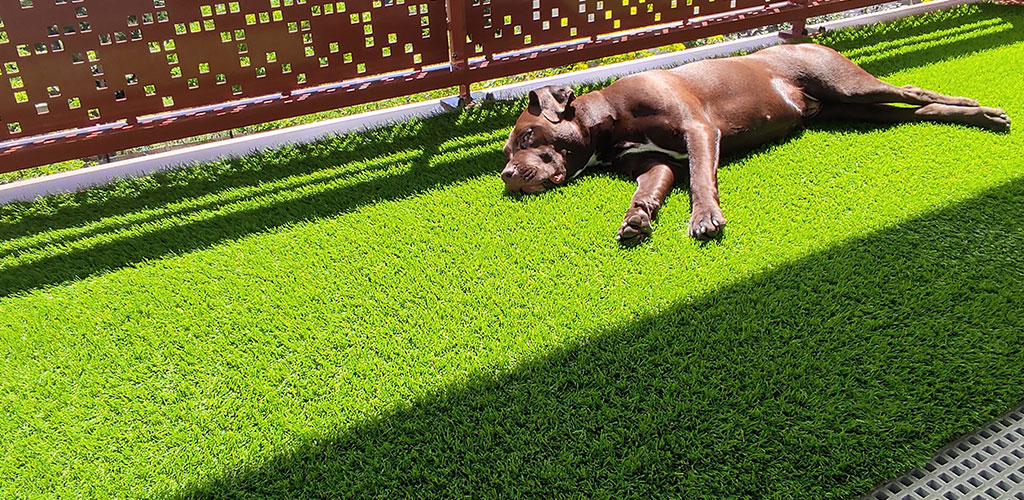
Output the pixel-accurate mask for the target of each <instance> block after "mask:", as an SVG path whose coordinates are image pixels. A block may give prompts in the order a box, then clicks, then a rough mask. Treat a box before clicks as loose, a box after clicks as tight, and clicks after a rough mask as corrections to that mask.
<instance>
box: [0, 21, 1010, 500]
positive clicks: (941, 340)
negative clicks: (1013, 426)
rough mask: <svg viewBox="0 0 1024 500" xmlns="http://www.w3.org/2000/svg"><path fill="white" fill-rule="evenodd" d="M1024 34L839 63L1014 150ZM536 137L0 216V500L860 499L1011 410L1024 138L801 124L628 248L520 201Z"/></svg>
mask: <svg viewBox="0 0 1024 500" xmlns="http://www.w3.org/2000/svg"><path fill="white" fill-rule="evenodd" d="M1020 26H1024V9H1022V8H1020V7H1009V6H995V5H976V6H970V7H962V8H958V9H955V10H953V11H948V12H944V13H938V14H935V15H928V16H921V17H918V18H914V19H908V20H902V21H897V22H896V23H893V24H890V25H883V26H877V27H870V28H865V29H858V30H854V31H850V32H837V33H833V34H829V35H827V36H825V37H824V38H823V39H821V41H823V42H825V43H828V44H830V45H833V46H835V47H837V48H839V49H841V50H844V51H847V52H850V53H851V54H853V55H855V57H857V58H858V59H860V61H861V62H862V63H864V65H865V67H867V68H868V69H870V70H872V71H874V72H876V73H877V74H879V75H880V76H883V77H884V78H885V79H886V80H887V81H890V82H892V83H895V84H900V85H902V84H911V83H912V84H915V85H920V86H923V87H926V88H932V89H934V90H938V91H940V92H945V93H950V94H957V95H968V96H971V97H975V98H978V99H979V100H980V101H982V102H983V103H984V104H987V105H995V106H1001V107H1004V108H1005V109H1006V110H1007V111H1008V112H1009V114H1010V115H1011V116H1012V117H1014V118H1018V117H1024V104H1022V101H1024V68H1021V67H1020V65H1019V64H1011V63H1010V62H1013V61H1020V60H1024V32H1022V30H1021V29H1020ZM939 30H942V31H939ZM936 31H939V32H940V33H943V35H942V36H938V37H929V36H927V34H928V33H932V32H936ZM872 46H874V47H877V50H872V49H870V47H872ZM855 51H859V52H855ZM858 54H859V55H858ZM521 106H522V103H496V104H491V105H484V106H481V107H479V108H475V109H470V110H466V111H464V112H461V113H459V114H453V115H447V116H442V117H438V118H435V119H431V120H428V121H424V122H414V123H410V124H403V125H399V126H396V127H393V128H390V129H386V130H381V131H375V132H369V133H365V134H360V135H353V136H347V137H340V138H333V139H328V140H325V141H323V142H321V143H318V144H315V145H310V146H304V147H295V148H288V149H285V150H282V151H279V152H274V153H268V154H264V155H258V156H253V157H248V158H244V159H240V160H233V161H227V162H223V163H218V164H209V165H201V166H197V167H195V168H193V169H190V170H182V171H177V172H171V173H167V174H163V175H159V176H154V177H149V178H145V179H136V180H131V181H125V182H121V183H118V184H116V185H114V186H111V187H109V188H104V189H98V190H91V191H88V192H85V193H79V194H75V195H66V196H57V197H51V198H48V199H44V200H40V201H38V202H36V203H32V204H21V205H12V206H5V207H0V359H3V363H2V364H0V408H3V413H2V414H0V415H2V416H0V435H2V436H3V437H4V439H3V440H2V443H0V497H4V498H7V497H12V498H19V497H40V496H41V497H59V498H63V497H73V496H82V497H88V498H93V497H95V498H105V497H177V498H188V497H256V498H262V497H285V498H295V497H388V498H392V497H401V496H410V497H423V496H446V497H470V496H472V497H481V496H483V497H497V496H504V497H522V496H536V497H545V498H548V497H589V498H594V497H597V498H612V497H614V498H620V497H649V496H659V497H680V498H849V497H852V496H854V495H857V494H862V493H866V492H867V491H868V490H869V489H870V488H871V487H872V486H874V485H875V484H877V483H879V482H881V481H883V480H884V479H886V478H888V477H891V476H894V475H897V474H900V473H902V472H903V471H904V470H905V469H907V468H908V467H910V466H912V465H914V464H915V463H919V462H921V461H923V460H924V459H925V458H926V457H927V456H929V455H930V453H931V452H932V451H934V450H935V449H936V448H938V447H939V446H941V445H942V444H944V443H946V442H948V441H949V440H950V439H952V438H954V437H956V436H957V435H960V434H962V433H964V432H967V431H970V430H972V429H973V428H975V427H976V426H979V425H980V424H982V423H984V422H985V421H986V420H987V419H989V418H991V417H993V416H995V415H997V414H999V413H1000V412H1002V411H1003V410H1005V409H1007V408H1009V407H1010V406H1011V405H1013V404H1016V403H1017V402H1019V401H1021V400H1022V399H1024V389H1022V387H1024V383H1022V382H1024V334H1022V330H1024V316H1022V314H1021V312H1020V311H1024V270H1022V268H1021V266H1020V262H1021V261H1022V260H1024V160H1022V159H1021V157H1020V151H1022V150H1024V136H1022V134H1021V133H1020V132H1019V131H1018V130H1014V131H1013V132H1011V133H1010V134H1006V135H996V134H991V133H987V132H984V131H980V130H974V129H969V128H965V127H959V126H948V125H933V124H914V125H899V126H893V127H874V126H867V125H850V124H818V125H814V126H812V127H811V128H809V129H808V130H806V131H804V132H802V133H800V134H799V135H798V136H796V137H794V138H792V139H790V140H788V141H784V142H782V143H780V144H775V145H772V146H769V147H765V148H762V149H760V150H758V151H755V152H752V153H751V154H748V155H744V156H742V157H738V158H733V159H731V161H729V162H728V164H727V165H726V166H725V167H724V168H723V170H722V171H721V172H720V175H719V182H720V185H721V188H722V197H723V208H724V210H725V212H726V216H727V217H728V218H729V221H730V225H729V228H728V229H727V234H726V236H725V238H724V239H723V240H722V241H721V242H719V243H715V244H709V245H703V246H702V245H699V244H697V243H696V242H693V241H691V240H689V239H688V238H687V237H686V235H685V225H686V220H687V219H688V216H689V206H688V205H689V203H688V202H689V199H688V195H687V193H686V191H685V190H677V191H676V192H675V193H674V194H673V195H672V196H671V197H670V198H669V200H668V203H667V204H666V206H665V208H664V209H663V210H662V211H661V213H660V215H659V219H658V220H657V221H656V231H655V234H654V238H653V240H652V241H650V242H649V243H647V244H644V245H642V246H640V247H639V248H636V249H632V250H624V249H621V248H619V247H618V245H617V244H616V243H615V241H614V234H615V230H616V229H617V228H618V225H619V223H620V222H621V218H622V215H623V213H624V211H625V208H626V206H627V205H628V200H629V197H630V195H631V194H632V190H633V186H632V185H631V183H630V182H629V181H628V180H627V179H622V178H618V177H615V176H611V175H587V176H583V177H581V178H580V179H578V180H577V181H575V182H573V183H571V184H570V185H568V186H566V187H564V188H561V189H558V190H556V191H553V192H550V193H545V194H542V195H539V196H534V197H527V198H518V197H508V196H505V195H504V194H503V193H502V184H501V180H500V179H499V178H498V176H497V172H498V171H499V170H500V167H501V165H502V164H503V163H504V157H503V155H502V153H501V145H502V143H503V142H504V139H505V137H506V135H507V132H508V127H509V126H510V125H511V123H512V122H513V121H514V119H515V116H516V115H518V112H519V110H520V109H521Z"/></svg>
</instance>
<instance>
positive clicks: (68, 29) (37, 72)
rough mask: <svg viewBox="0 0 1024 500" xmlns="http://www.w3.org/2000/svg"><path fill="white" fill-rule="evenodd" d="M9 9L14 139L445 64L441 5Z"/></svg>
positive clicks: (200, 3)
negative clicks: (15, 137)
mask: <svg viewBox="0 0 1024 500" xmlns="http://www.w3.org/2000/svg"><path fill="white" fill-rule="evenodd" d="M3 2H4V8H3V10H2V11H0V15H2V26H3V27H2V28H0V30H2V31H0V33H3V34H0V64H2V66H0V68H2V75H3V80H2V82H3V84H4V87H7V88H6V89H4V90H3V91H0V97H3V96H2V94H7V95H6V97H4V98H2V99H0V121H2V122H3V123H2V126H3V128H4V129H6V131H7V132H8V133H10V134H11V135H12V136H23V135H28V134H35V133H42V132H50V131H53V130H59V129H66V128H73V127H83V126H89V125H94V124H96V123H100V122H106V121H111V120H116V119H129V120H130V121H131V120H133V119H134V118H135V117H138V116H142V115H147V114H153V113H160V112H163V111H168V110H174V109H181V108H187V107H194V106H201V105H209V104H214V103H219V102H224V101H230V100H237V99H242V98H246V97H252V96H260V95H266V94H272V93H277V92H289V91H292V90H295V89H298V88H302V87H308V86H311V85H316V84H322V83H328V82H336V81H341V80H345V79H350V78H356V77H360V76H367V75H374V74H380V73H388V72H393V71H399V70H404V69H412V68H417V67H421V66H423V65H430V64H438V63H444V62H447V60H448V55H447V50H448V49H447V45H448V44H447V32H446V29H447V27H446V20H445V15H444V9H443V4H440V3H438V2H436V1H430V0H375V1H371V0H348V1H344V2H337V1H324V0H236V1H226V2H210V1H209V0H3ZM12 6H13V7H15V8H12Z"/></svg>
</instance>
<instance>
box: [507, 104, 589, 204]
mask: <svg viewBox="0 0 1024 500" xmlns="http://www.w3.org/2000/svg"><path fill="white" fill-rule="evenodd" d="M575 98H576V96H575V94H574V93H573V91H572V89H571V88H569V87H566V86H551V87H543V88H540V89H537V90H534V91H532V92H530V104H529V106H527V108H526V111H523V114H522V115H520V116H519V119H518V120H516V125H515V127H513V128H512V133H511V134H509V136H508V142H506V143H505V156H506V157H507V158H508V163H507V164H506V165H505V169H504V170H502V172H501V178H502V179H503V180H504V181H505V187H506V188H507V189H508V190H509V191H510V192H514V193H525V194H532V193H539V192H541V191H544V190H545V189H550V188H553V187H555V186H558V185H560V184H564V183H565V182H566V181H567V180H568V179H571V178H572V177H573V176H574V175H575V174H576V173H578V172H579V171H580V170H582V169H583V168H584V166H585V165H586V163H587V160H588V159H589V153H588V148H589V144H588V143H589V138H588V137H587V135H588V134H587V132H586V130H585V129H583V128H582V127H581V126H580V125H579V123H578V122H577V121H576V120H575V116H576V109H575V108H574V107H573V100H574V99H575Z"/></svg>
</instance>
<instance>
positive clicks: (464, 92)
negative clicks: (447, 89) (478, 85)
mask: <svg viewBox="0 0 1024 500" xmlns="http://www.w3.org/2000/svg"><path fill="white" fill-rule="evenodd" d="M444 3H445V11H446V14H447V15H448V49H449V50H448V55H449V57H450V59H451V65H452V72H453V73H455V74H456V75H457V76H458V80H459V82H460V83H459V97H460V98H461V100H462V104H463V105H469V104H470V103H471V102H472V100H473V97H472V96H471V95H470V92H469V85H470V83H471V80H470V75H469V62H468V61H467V59H468V55H469V54H468V50H469V49H468V44H467V43H466V0H445V2H444Z"/></svg>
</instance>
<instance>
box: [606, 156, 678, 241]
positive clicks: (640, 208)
mask: <svg viewBox="0 0 1024 500" xmlns="http://www.w3.org/2000/svg"><path fill="white" fill-rule="evenodd" d="M640 161H641V162H642V163H641V164H639V165H637V167H638V168H636V170H635V171H636V172H640V174H639V175H637V176H636V193H634V194H633V201H632V202H631V203H630V205H629V210H627V211H626V217H625V220H623V222H622V226H620V227H619V234H618V236H617V239H618V240H619V243H621V244H623V245H625V246H633V245H636V244H638V243H640V242H641V241H643V240H644V238H647V237H648V236H650V234H651V232H652V231H653V229H652V228H651V221H652V220H654V216H656V215H657V214H658V209H660V208H661V205H662V203H664V202H665V197H666V196H668V193H669V192H671V191H672V186H673V185H674V184H675V181H676V176H675V172H674V171H673V170H672V167H671V166H669V165H668V164H667V163H665V162H664V161H662V160H659V159H656V158H650V157H648V158H644V159H642V160H640Z"/></svg>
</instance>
